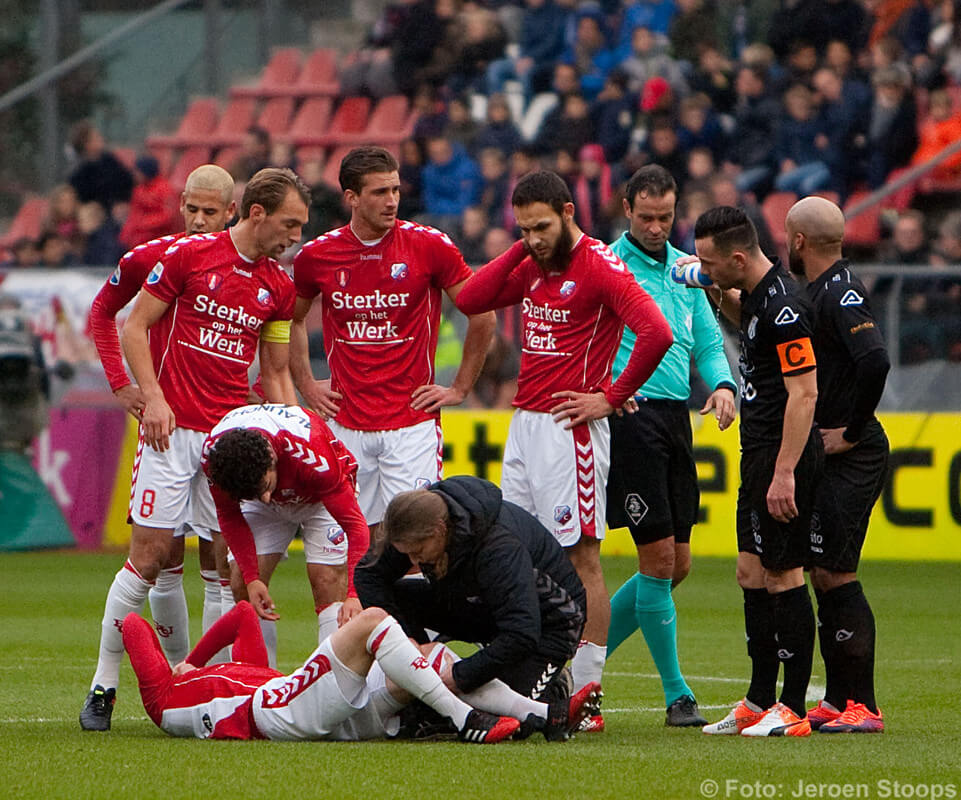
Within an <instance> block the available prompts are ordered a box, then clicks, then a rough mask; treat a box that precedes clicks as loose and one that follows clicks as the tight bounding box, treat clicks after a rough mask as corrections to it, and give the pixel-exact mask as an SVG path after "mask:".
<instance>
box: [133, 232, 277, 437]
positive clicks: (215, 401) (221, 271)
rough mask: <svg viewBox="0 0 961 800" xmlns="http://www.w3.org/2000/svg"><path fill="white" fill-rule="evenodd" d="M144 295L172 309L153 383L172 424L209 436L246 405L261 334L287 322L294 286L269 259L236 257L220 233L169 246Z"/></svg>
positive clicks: (229, 240) (228, 240) (225, 235)
mask: <svg viewBox="0 0 961 800" xmlns="http://www.w3.org/2000/svg"><path fill="white" fill-rule="evenodd" d="M144 290H145V291H147V292H150V294H152V295H154V297H156V298H158V299H159V300H163V301H164V302H165V303H170V304H171V311H170V313H171V323H170V326H171V330H170V335H169V336H168V337H167V340H166V343H165V347H164V350H163V353H162V355H161V361H160V369H159V370H157V380H158V381H159V382H160V387H161V389H163V393H164V397H165V398H166V400H167V403H168V404H169V405H170V408H171V410H172V411H173V412H174V415H175V417H176V420H177V426H178V427H180V428H189V429H191V430H197V431H209V430H210V429H211V428H212V427H213V426H214V425H215V424H216V423H217V422H218V421H219V420H220V419H221V417H223V416H224V414H226V413H227V412H228V411H230V410H231V409H232V408H236V407H237V406H240V405H243V404H244V403H246V402H247V397H248V391H249V385H250V384H249V383H248V379H247V370H248V368H249V367H250V365H251V363H252V362H253V360H254V357H255V356H256V354H257V344H258V342H259V340H260V332H261V329H262V328H263V326H264V323H266V322H271V321H274V320H290V319H292V318H293V315H294V298H295V293H294V285H293V282H292V281H291V279H290V277H289V276H288V275H287V273H286V272H284V270H283V268H281V266H280V265H279V264H278V263H277V262H276V261H274V260H273V259H271V258H266V257H262V258H259V259H257V260H256V261H254V262H251V261H249V260H247V259H246V258H244V257H243V256H242V255H240V253H239V252H237V248H236V247H235V246H234V243H233V239H232V238H231V236H230V231H229V230H226V231H222V232H220V233H203V234H197V235H196V236H188V237H186V238H183V239H179V240H178V241H176V242H174V244H173V245H171V246H170V247H169V248H168V249H167V251H166V252H165V253H164V255H163V257H162V258H161V259H160V260H159V261H158V262H157V264H156V265H155V266H154V268H153V269H152V270H151V272H150V274H149V275H148V276H147V280H146V282H145V283H144Z"/></svg>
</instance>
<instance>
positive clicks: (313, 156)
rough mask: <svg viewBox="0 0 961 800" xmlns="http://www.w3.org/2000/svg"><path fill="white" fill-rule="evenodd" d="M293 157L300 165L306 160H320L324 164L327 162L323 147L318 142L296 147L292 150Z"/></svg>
mask: <svg viewBox="0 0 961 800" xmlns="http://www.w3.org/2000/svg"><path fill="white" fill-rule="evenodd" d="M294 157H295V158H296V159H297V163H298V164H299V165H301V166H302V165H304V164H306V163H307V162H308V161H318V160H320V161H323V162H324V163H325V164H326V163H327V161H326V159H325V158H324V148H323V147H321V146H320V145H319V144H308V145H304V146H303V147H298V148H297V150H296V151H295V152H294Z"/></svg>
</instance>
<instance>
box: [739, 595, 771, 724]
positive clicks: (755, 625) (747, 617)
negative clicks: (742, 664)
mask: <svg viewBox="0 0 961 800" xmlns="http://www.w3.org/2000/svg"><path fill="white" fill-rule="evenodd" d="M742 591H743V592H744V632H745V633H746V634H747V654H748V655H749V656H750V657H751V685H750V687H748V690H747V695H746V696H747V699H748V700H750V701H751V702H752V703H754V704H755V705H756V706H759V707H760V708H762V709H768V708H770V707H771V706H773V705H774V700H775V698H776V696H777V673H778V668H779V667H780V664H779V663H778V659H777V642H776V641H775V640H774V625H773V622H774V614H773V613H772V606H771V595H769V594H768V593H767V589H743V590H742Z"/></svg>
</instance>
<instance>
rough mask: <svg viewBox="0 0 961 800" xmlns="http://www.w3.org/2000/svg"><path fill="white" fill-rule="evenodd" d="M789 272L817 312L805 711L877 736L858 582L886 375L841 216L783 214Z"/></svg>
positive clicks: (815, 201)
mask: <svg viewBox="0 0 961 800" xmlns="http://www.w3.org/2000/svg"><path fill="white" fill-rule="evenodd" d="M785 228H786V230H787V234H788V265H789V267H790V269H791V272H793V273H795V274H796V275H805V276H806V277H807V280H808V285H807V295H808V297H809V298H810V300H811V302H812V303H813V305H814V311H815V330H814V353H815V356H816V358H817V362H818V371H817V374H818V402H817V409H816V410H815V412H814V418H815V420H816V421H817V424H818V427H819V428H820V431H821V436H822V438H823V440H824V451H825V454H826V457H825V461H824V475H823V478H822V480H821V482H820V483H819V485H818V490H817V495H816V498H815V502H814V513H813V515H812V519H811V544H810V547H811V583H812V584H813V586H814V593H815V595H816V597H817V600H818V618H819V620H820V623H821V624H820V626H819V628H818V635H819V639H820V644H821V655H822V656H823V658H824V667H825V673H826V676H827V686H826V688H825V693H824V699H823V700H821V701H820V702H819V703H818V704H817V706H816V707H815V708H813V709H811V710H810V711H809V712H808V721H809V722H810V723H811V727H812V728H813V729H818V730H820V731H821V732H822V733H881V732H882V731H883V730H884V720H883V718H882V715H881V711H880V709H879V708H878V707H877V703H876V701H875V697H874V638H875V627H874V615H873V614H872V612H871V606H870V605H869V604H868V601H867V598H866V597H865V596H864V591H863V590H862V588H861V583H860V582H859V581H858V579H857V567H858V560H859V558H860V555H861V546H862V545H863V544H864V536H865V534H866V532H867V528H868V519H869V517H870V515H871V509H872V508H873V507H874V504H875V502H877V499H878V496H879V495H880V494H881V488H882V486H883V484H884V478H885V473H886V471H887V463H888V440H887V437H886V436H885V435H884V429H883V428H882V427H881V423H880V422H879V421H878V420H877V418H876V417H875V416H874V410H875V409H876V408H877V405H878V401H879V400H880V399H881V394H882V393H883V391H884V381H885V378H886V376H887V373H888V369H889V368H890V363H889V361H888V356H887V352H886V350H885V347H884V339H883V337H882V336H881V331H880V329H879V328H878V325H877V322H876V321H875V319H874V315H873V314H872V313H871V306H870V304H869V302H868V293H867V291H866V290H865V288H864V285H863V284H862V283H861V281H860V280H858V278H857V277H856V276H855V275H854V274H853V273H852V272H851V269H850V267H849V266H848V262H847V261H846V260H845V259H844V258H842V256H841V244H842V239H843V236H844V214H843V213H842V212H841V209H840V208H838V207H837V206H836V205H835V204H834V203H832V202H830V201H829V200H825V199H824V198H821V197H806V198H804V199H803V200H800V201H798V202H797V203H796V204H795V205H794V206H793V207H792V208H791V210H790V212H788V215H787V219H786V221H785Z"/></svg>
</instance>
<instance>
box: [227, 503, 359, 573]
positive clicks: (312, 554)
mask: <svg viewBox="0 0 961 800" xmlns="http://www.w3.org/2000/svg"><path fill="white" fill-rule="evenodd" d="M240 510H241V511H242V512H243V515H244V519H245V520H247V524H248V525H249V526H250V531H251V533H253V535H254V544H255V545H256V547H257V555H258V556H264V555H269V554H272V553H284V552H286V551H287V547H288V546H289V545H290V543H291V542H292V541H293V540H294V537H295V536H296V535H297V531H298V529H300V530H302V531H303V538H304V555H305V556H306V557H307V563H308V564H334V565H336V564H346V563H347V534H346V533H345V532H344V529H343V528H341V527H340V525H338V524H337V521H336V520H335V519H334V518H333V517H332V516H331V515H330V512H329V511H327V509H326V508H325V507H324V504H323V503H311V504H303V503H300V504H292V505H280V504H277V503H268V504H266V505H265V504H264V503H261V502H260V501H259V500H244V501H243V502H242V503H241V504H240Z"/></svg>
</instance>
